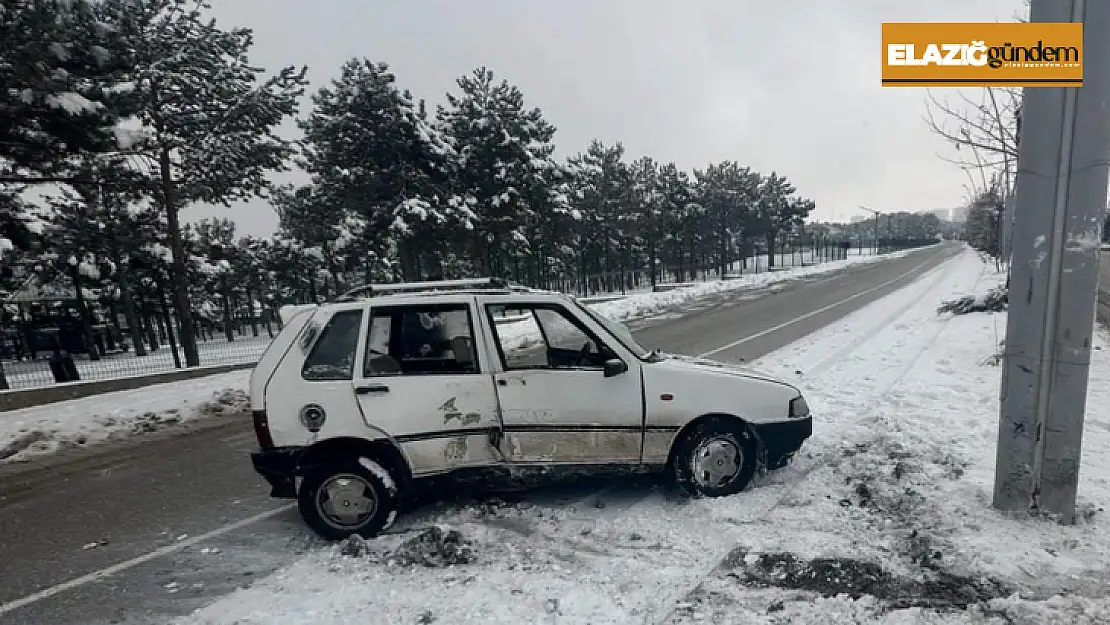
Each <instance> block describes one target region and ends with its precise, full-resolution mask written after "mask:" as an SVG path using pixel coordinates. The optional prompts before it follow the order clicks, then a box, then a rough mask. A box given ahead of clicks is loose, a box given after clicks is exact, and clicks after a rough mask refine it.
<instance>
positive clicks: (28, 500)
mask: <svg viewBox="0 0 1110 625" xmlns="http://www.w3.org/2000/svg"><path fill="white" fill-rule="evenodd" d="M959 249H960V248H959V246H958V245H941V246H937V247H934V248H929V249H926V250H920V251H916V252H914V253H911V254H910V255H908V256H907V257H905V258H901V259H895V260H889V261H885V262H881V263H875V264H869V265H862V266H857V267H850V268H848V269H846V270H843V271H840V272H837V273H833V274H826V275H824V276H819V277H815V278H811V279H807V280H799V281H793V282H790V283H786V284H782V285H777V286H774V287H770V288H765V289H761V290H753V291H747V292H741V293H735V292H734V293H731V294H727V295H720V296H715V297H712V298H707V299H705V300H703V301H700V302H697V303H696V304H695V305H694V306H693V307H692V309H685V312H684V314H683V315H682V316H681V317H677V316H666V315H665V316H663V317H662V318H657V319H654V320H650V321H647V322H641V323H639V324H636V325H635V326H634V327H633V330H634V332H635V335H636V337H637V339H638V340H639V341H641V342H642V343H643V344H644V345H645V346H647V347H649V348H661V349H663V350H665V351H669V352H675V353H685V354H691V355H695V356H696V355H703V354H707V353H710V352H711V354H710V357H712V358H714V359H718V360H722V361H732V362H739V361H741V360H748V361H750V360H754V359H755V358H758V357H759V356H761V355H763V354H766V353H768V352H770V351H773V350H774V349H777V348H778V347H781V346H783V345H786V344H788V343H790V342H792V341H794V340H796V339H798V338H801V337H803V336H805V335H806V334H809V333H810V332H813V331H814V330H817V329H819V328H821V327H823V326H824V325H826V324H829V323H831V322H833V321H835V320H837V319H839V318H841V317H843V316H845V315H847V314H848V313H850V312H852V311H854V310H857V309H859V308H861V307H863V306H865V305H866V304H868V303H870V302H872V301H875V300H877V299H879V298H881V297H882V296H884V295H886V294H889V293H891V292H893V291H895V290H897V289H898V288H900V287H902V286H905V285H906V284H908V283H909V282H911V281H913V280H914V279H915V278H916V277H917V276H919V275H920V274H922V273H924V272H926V271H928V270H929V269H931V268H933V267H936V266H937V265H939V264H941V263H942V262H943V261H944V260H945V259H947V258H949V257H951V256H952V255H954V254H955V253H956V252H957V251H958V250H959ZM254 448H255V442H254V439H253V433H252V431H251V425H250V420H249V418H248V417H247V416H246V415H244V417H243V418H242V419H241V420H236V421H233V422H230V423H229V422H226V421H222V422H219V423H199V424H196V425H194V426H192V427H190V428H189V429H188V430H184V431H182V430H178V431H176V432H168V433H167V432H163V433H159V434H156V435H152V436H150V437H143V438H141V439H132V440H130V441H125V442H120V443H115V444H110V445H105V446H102V447H100V448H98V449H85V450H81V451H80V452H79V453H72V454H68V455H61V456H56V457H52V458H49V459H44V460H42V461H39V462H38V463H37V464H29V465H25V466H23V467H18V468H6V469H0V562H3V563H4V566H2V567H0V624H7V623H11V624H13V625H14V624H17V623H18V624H20V625H38V624H41V625H101V624H108V623H113V624H127V625H132V624H135V625H138V624H144V625H146V624H154V623H164V622H166V621H167V620H169V619H171V618H172V617H174V616H178V615H182V614H188V613H189V612H191V611H193V610H195V609H197V608H199V607H201V606H203V605H206V604H207V603H210V602H211V601H213V600H214V599H216V598H218V597H219V596H222V595H224V594H227V593H229V592H231V591H233V590H234V589H235V588H237V587H240V586H247V585H249V584H250V583H251V582H252V581H253V580H255V579H258V578H260V577H262V576H265V575H266V574H268V573H270V572H272V571H274V570H276V569H277V568H279V567H281V566H284V565H287V564H289V563H291V562H293V561H294V560H295V559H296V558H297V557H298V555H299V554H301V553H303V552H304V551H305V550H306V549H308V548H310V547H312V546H313V545H317V544H319V543H318V542H317V541H316V540H314V539H313V538H312V537H311V536H310V534H309V532H308V530H307V529H306V528H304V527H303V526H302V524H301V522H300V519H299V517H298V516H297V514H296V512H295V510H293V509H291V508H290V507H289V506H287V505H285V503H284V502H281V501H277V500H273V499H270V498H269V496H268V488H267V487H266V486H265V484H264V483H263V481H262V480H261V478H259V477H258V476H257V475H255V473H254V472H253V470H252V468H251V465H250V462H249V459H248V457H247V454H248V453H249V452H250V451H252V450H253V449H254ZM534 496H536V497H545V498H547V499H548V500H549V501H561V500H564V499H565V500H567V501H571V500H576V499H579V498H581V496H582V493H581V492H578V493H574V492H569V493H568V492H559V491H554V492H548V493H539V494H535V495H534ZM275 510H276V512H274V511H275ZM229 526H230V527H229ZM213 550H215V551H213ZM13 603H15V604H16V606H15V607H14V609H13Z"/></svg>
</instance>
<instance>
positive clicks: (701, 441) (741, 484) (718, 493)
mask: <svg viewBox="0 0 1110 625" xmlns="http://www.w3.org/2000/svg"><path fill="white" fill-rule="evenodd" d="M755 456H756V443H755V439H754V437H753V436H752V434H751V432H749V431H748V429H747V428H746V427H745V426H744V424H743V423H740V422H739V421H736V420H734V419H725V418H713V419H707V420H705V421H703V422H701V423H699V424H698V425H696V426H694V428H693V429H691V430H690V431H689V432H688V433H687V434H686V435H685V436H684V437H683V439H682V441H681V442H680V443H679V445H678V447H677V448H676V449H675V456H674V467H673V468H674V475H675V479H676V480H677V481H678V485H679V486H680V487H682V489H683V490H685V491H686V492H687V493H689V494H691V495H694V496H704V497H724V496H727V495H735V494H736V493H738V492H740V491H742V490H744V488H745V487H746V486H747V485H748V483H749V482H751V480H752V477H753V476H754V475H755V469H756V457H755Z"/></svg>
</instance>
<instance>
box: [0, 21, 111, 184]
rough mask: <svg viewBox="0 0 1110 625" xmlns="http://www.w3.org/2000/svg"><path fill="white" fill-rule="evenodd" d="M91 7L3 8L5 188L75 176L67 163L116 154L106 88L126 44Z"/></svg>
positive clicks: (0, 129)
mask: <svg viewBox="0 0 1110 625" xmlns="http://www.w3.org/2000/svg"><path fill="white" fill-rule="evenodd" d="M94 9H95V4H94V3H90V2H86V1H84V0H12V1H9V2H5V3H4V4H3V5H2V6H0V58H2V59H4V62H3V63H0V84H2V85H3V86H4V88H3V89H2V90H0V92H2V93H0V182H3V183H5V184H9V183H21V182H40V181H46V182H54V181H65V180H68V179H71V178H72V177H73V175H74V172H72V171H71V170H70V168H69V166H68V165H69V163H68V162H67V158H68V157H70V156H73V155H79V154H83V153H87V152H102V151H106V150H111V149H114V148H115V139H114V128H115V125H116V121H117V111H116V109H115V107H111V106H107V105H106V103H107V102H108V101H109V100H110V99H111V96H110V94H109V93H107V92H106V91H105V81H106V80H107V79H109V78H110V77H111V76H112V75H113V73H114V72H116V71H118V63H119V62H120V56H119V52H120V48H121V46H120V40H119V38H118V37H116V34H115V33H114V32H113V31H112V29H110V28H106V27H105V26H104V25H103V24H101V23H100V22H99V21H98V20H97V19H96V16H95V15H94Z"/></svg>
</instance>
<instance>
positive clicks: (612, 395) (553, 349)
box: [481, 296, 643, 464]
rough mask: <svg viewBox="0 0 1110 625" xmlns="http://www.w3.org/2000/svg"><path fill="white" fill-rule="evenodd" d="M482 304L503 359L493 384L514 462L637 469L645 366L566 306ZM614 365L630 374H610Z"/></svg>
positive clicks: (510, 301)
mask: <svg viewBox="0 0 1110 625" xmlns="http://www.w3.org/2000/svg"><path fill="white" fill-rule="evenodd" d="M481 301H482V303H483V307H484V309H485V310H484V312H485V316H484V321H485V322H486V323H487V326H488V327H489V328H490V330H491V334H492V336H493V337H494V344H495V346H496V349H497V355H498V357H499V360H500V362H499V363H498V364H499V365H500V371H499V372H497V373H495V374H494V376H493V378H494V380H495V381H496V390H497V398H498V403H499V404H500V406H501V421H502V425H503V427H504V432H505V443H504V445H503V446H502V450H503V451H504V452H505V454H506V456H507V458H508V459H509V461H510V462H512V463H520V464H626V463H639V462H640V455H641V446H642V443H643V393H642V391H641V377H640V362H639V360H638V359H636V358H635V357H633V356H632V355H631V354H628V353H627V352H625V351H624V350H623V348H621V347H620V346H619V345H618V344H617V341H614V340H612V339H611V338H610V337H607V335H606V334H605V333H604V330H603V329H602V328H600V326H597V325H596V324H595V323H593V321H592V320H590V319H587V318H582V317H579V316H578V315H576V314H574V313H573V312H572V311H571V310H570V309H568V308H567V307H565V306H563V305H562V304H561V303H558V302H554V301H535V302H528V301H522V300H521V299H520V296H511V297H508V298H500V299H499V298H496V297H491V298H486V299H483V300H481ZM587 346H588V348H586V347H587ZM584 348H586V349H584ZM612 359H619V360H621V361H622V362H623V363H624V367H625V369H626V370H624V371H623V372H621V373H619V374H617V375H612V376H606V374H605V372H604V362H605V361H606V360H612Z"/></svg>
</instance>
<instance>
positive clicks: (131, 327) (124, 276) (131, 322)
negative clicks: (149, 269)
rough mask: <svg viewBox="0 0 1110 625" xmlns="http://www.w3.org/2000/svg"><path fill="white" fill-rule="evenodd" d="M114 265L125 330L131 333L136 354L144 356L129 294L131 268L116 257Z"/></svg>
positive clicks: (144, 349)
mask: <svg viewBox="0 0 1110 625" xmlns="http://www.w3.org/2000/svg"><path fill="white" fill-rule="evenodd" d="M115 260H116V267H118V268H119V276H118V277H117V280H119V292H120V298H121V299H122V300H123V318H124V319H126V320H127V332H128V334H130V335H131V343H132V344H133V345H134V346H135V355H136V356H146V345H145V344H144V343H143V330H142V327H141V326H140V325H139V316H138V315H137V314H135V300H134V298H133V297H132V295H131V270H130V269H129V268H128V266H127V263H125V262H123V261H122V260H121V259H120V258H116V259H115Z"/></svg>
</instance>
